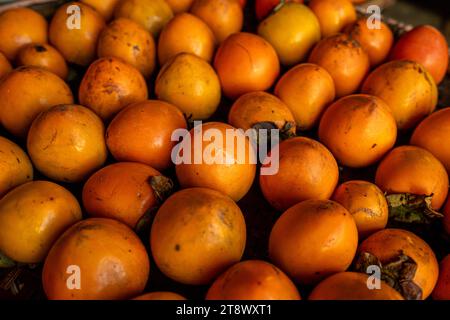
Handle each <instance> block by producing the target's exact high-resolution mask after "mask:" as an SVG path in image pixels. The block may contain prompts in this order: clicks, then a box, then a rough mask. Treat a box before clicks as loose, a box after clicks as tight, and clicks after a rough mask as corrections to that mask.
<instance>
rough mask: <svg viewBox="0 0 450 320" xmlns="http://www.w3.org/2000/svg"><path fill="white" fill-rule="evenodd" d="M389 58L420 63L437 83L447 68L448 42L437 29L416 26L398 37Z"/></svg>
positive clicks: (442, 77)
mask: <svg viewBox="0 0 450 320" xmlns="http://www.w3.org/2000/svg"><path fill="white" fill-rule="evenodd" d="M390 59H391V60H412V61H415V62H417V63H420V64H421V65H423V66H424V67H425V69H427V70H428V72H429V73H430V74H431V75H432V76H433V78H434V81H435V82H436V83H437V84H439V83H441V82H442V80H443V79H444V77H445V75H446V73H447V69H448V43H447V40H446V38H445V36H444V35H443V34H442V33H441V32H440V31H439V30H438V29H436V28H434V27H432V26H430V25H424V26H418V27H415V28H414V29H412V30H411V31H409V32H407V33H405V34H404V35H402V36H401V37H400V39H399V40H398V41H397V42H396V44H395V46H394V48H393V49H392V52H391V55H390Z"/></svg>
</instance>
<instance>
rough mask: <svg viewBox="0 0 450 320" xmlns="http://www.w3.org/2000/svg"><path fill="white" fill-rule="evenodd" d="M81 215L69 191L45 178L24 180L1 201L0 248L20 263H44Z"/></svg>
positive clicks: (78, 206)
mask: <svg viewBox="0 0 450 320" xmlns="http://www.w3.org/2000/svg"><path fill="white" fill-rule="evenodd" d="M81 218H82V216H81V208H80V205H79V204H78V201H77V199H76V198H75V197H74V196H73V195H72V194H71V193H70V192H69V191H68V190H66V189H64V188H63V187H61V186H59V185H57V184H55V183H52V182H46V181H33V182H28V183H25V184H23V185H21V186H19V187H17V188H15V189H13V190H12V191H10V192H9V193H8V194H7V195H5V196H4V197H3V198H2V199H1V200H0V226H1V227H0V251H1V252H2V253H4V254H5V255H6V256H7V257H9V258H11V259H13V260H15V261H18V262H22V263H38V262H41V261H43V260H44V259H45V257H46V255H47V253H48V251H49V250H50V248H51V246H52V245H53V243H54V242H55V241H56V239H58V237H59V236H60V235H61V234H62V233H63V232H64V231H65V230H66V229H67V228H68V227H70V226H71V225H72V224H74V223H76V222H77V221H79V220H81Z"/></svg>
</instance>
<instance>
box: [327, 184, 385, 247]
mask: <svg viewBox="0 0 450 320" xmlns="http://www.w3.org/2000/svg"><path fill="white" fill-rule="evenodd" d="M332 200H333V201H336V202H338V203H340V204H341V205H342V206H343V207H344V208H346V209H347V210H348V212H350V213H351V214H352V215H353V218H354V219H355V222H356V227H357V228H358V236H359V239H364V238H367V237H368V236H369V235H371V234H373V233H375V232H377V231H379V230H382V229H384V228H385V227H386V225H387V222H388V218H389V208H388V204H387V201H386V198H385V196H384V193H383V192H382V191H381V190H380V189H379V188H378V187H377V186H376V185H374V184H373V183H370V182H367V181H358V180H353V181H347V182H344V183H343V184H341V185H340V186H338V187H337V188H336V190H335V191H334V194H333V197H332Z"/></svg>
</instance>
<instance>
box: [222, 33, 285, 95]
mask: <svg viewBox="0 0 450 320" xmlns="http://www.w3.org/2000/svg"><path fill="white" fill-rule="evenodd" d="M214 67H215V69H216V71H217V74H218V75H219V78H220V82H221V84H222V89H223V92H224V94H225V96H227V97H228V98H230V99H236V98H238V97H239V96H241V95H243V94H244V93H247V92H251V91H260V90H261V91H264V90H267V89H269V88H270V87H271V86H272V84H273V83H274V82H275V80H276V78H277V77H278V74H279V72H280V63H279V61H278V56H277V53H276V51H275V49H274V48H273V47H272V46H271V45H270V43H268V42H267V41H266V40H264V39H263V38H262V37H260V36H257V35H254V34H251V33H246V32H240V33H235V34H232V35H231V36H230V37H228V38H227V39H226V40H225V41H224V42H223V43H222V44H221V46H220V47H219V49H218V51H217V53H216V57H215V59H214Z"/></svg>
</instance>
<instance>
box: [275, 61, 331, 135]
mask: <svg viewBox="0 0 450 320" xmlns="http://www.w3.org/2000/svg"><path fill="white" fill-rule="evenodd" d="M275 95H276V96H278V97H279V98H280V99H281V100H282V101H283V102H284V103H286V105H287V106H288V107H289V109H290V110H291V111H292V114H293V115H294V117H295V121H296V123H297V126H298V127H299V129H300V130H311V129H312V128H313V127H314V126H315V125H316V124H317V123H318V121H319V119H320V117H321V116H322V113H323V111H324V110H325V109H326V108H327V107H328V105H329V104H331V103H332V102H333V101H334V98H335V96H336V90H335V88H334V81H333V78H332V77H331V76H330V74H329V73H328V72H327V71H326V70H325V69H324V68H322V67H320V66H318V65H315V64H311V63H304V64H300V65H297V66H295V67H293V68H292V69H290V70H289V71H288V72H286V73H285V74H284V75H283V76H282V77H281V79H280V80H279V81H278V83H277V85H276V87H275Z"/></svg>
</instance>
